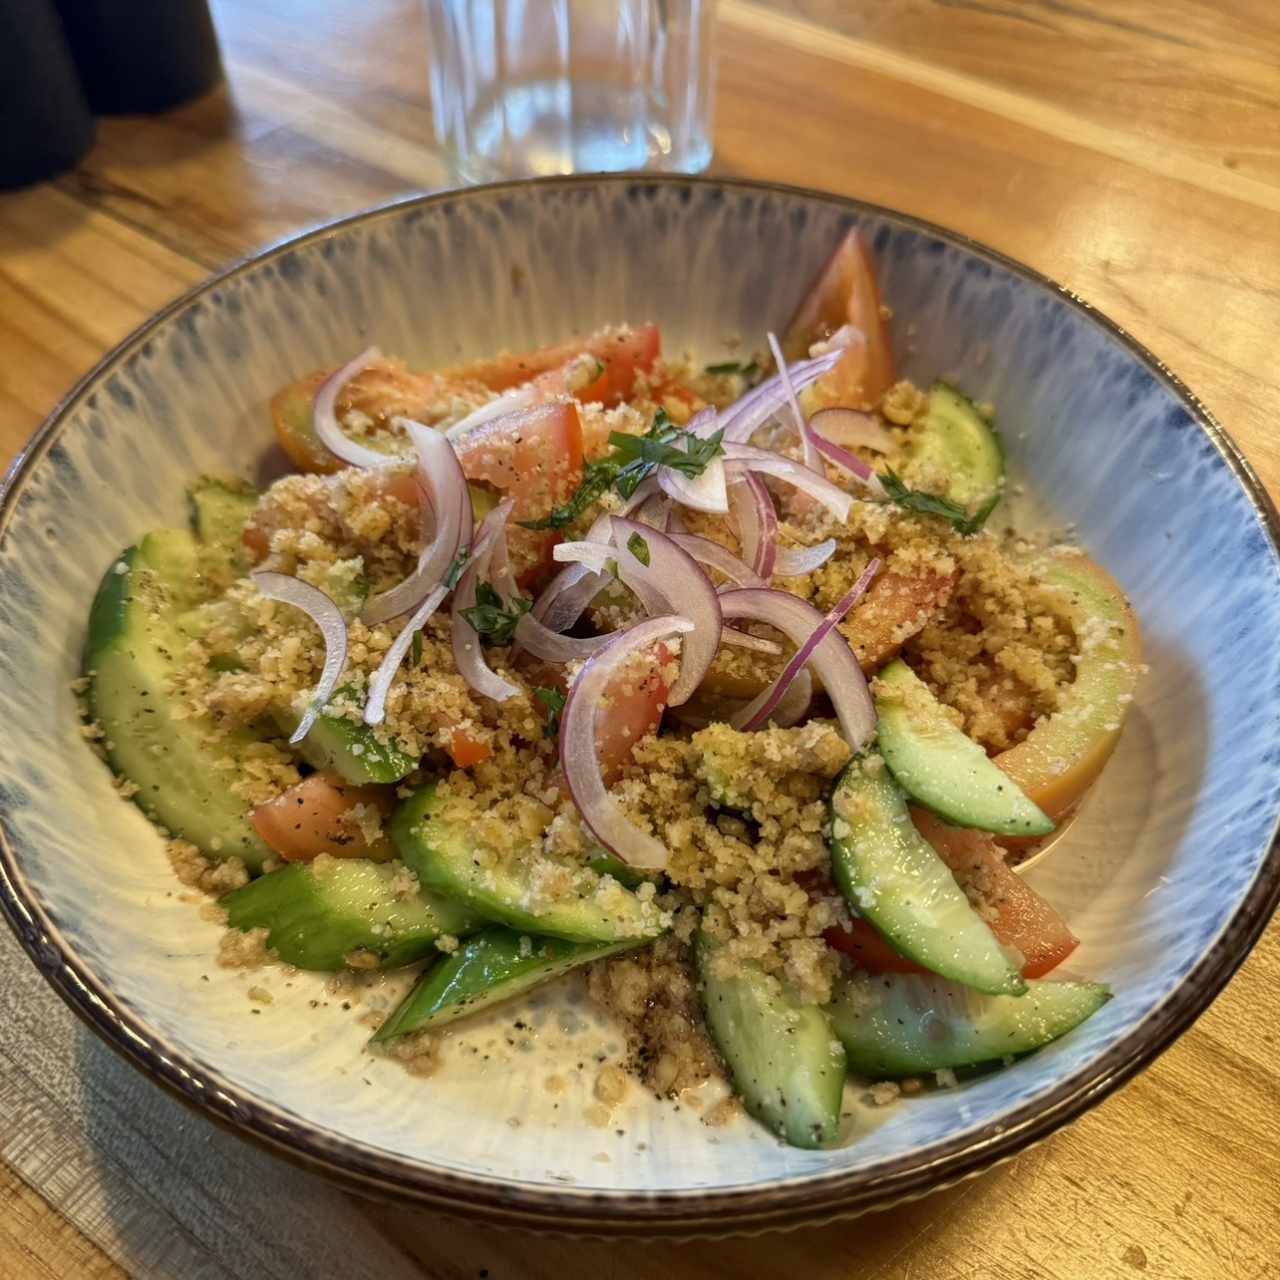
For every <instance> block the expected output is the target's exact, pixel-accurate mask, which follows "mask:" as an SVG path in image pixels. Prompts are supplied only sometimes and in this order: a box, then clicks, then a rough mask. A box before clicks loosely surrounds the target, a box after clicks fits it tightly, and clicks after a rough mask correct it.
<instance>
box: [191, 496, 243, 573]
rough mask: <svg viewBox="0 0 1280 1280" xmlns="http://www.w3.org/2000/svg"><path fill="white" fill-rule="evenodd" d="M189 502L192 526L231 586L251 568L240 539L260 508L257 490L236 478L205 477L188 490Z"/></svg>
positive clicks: (212, 562)
mask: <svg viewBox="0 0 1280 1280" xmlns="http://www.w3.org/2000/svg"><path fill="white" fill-rule="evenodd" d="M187 501H188V502H189V503H190V505H191V527H192V529H194V530H195V534H196V537H197V538H199V539H200V542H201V544H202V545H203V546H204V547H205V548H206V555H207V558H208V560H209V562H210V563H211V564H216V565H217V566H219V567H220V568H221V569H222V571H223V572H224V574H225V576H226V578H227V581H228V583H230V582H231V581H233V580H234V579H235V578H238V577H239V576H240V575H241V574H242V573H244V572H245V570H246V569H247V568H248V567H249V558H248V556H247V555H246V554H245V547H244V543H243V542H242V541H241V540H240V539H241V535H242V534H243V533H244V526H245V524H246V522H247V521H248V519H249V517H250V516H251V515H252V514H253V512H254V509H255V508H256V507H257V505H258V493H257V490H256V489H254V488H253V486H252V485H250V484H248V483H246V482H245V481H243V480H237V479H236V478H235V477H233V476H228V477H223V476H201V477H200V479H199V480H197V481H196V482H195V484H193V485H192V486H191V488H190V489H188V490H187Z"/></svg>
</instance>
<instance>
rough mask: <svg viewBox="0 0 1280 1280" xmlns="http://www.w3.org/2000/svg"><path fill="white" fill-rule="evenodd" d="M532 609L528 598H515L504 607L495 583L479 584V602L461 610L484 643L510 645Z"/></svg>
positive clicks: (477, 594)
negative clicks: (517, 625) (518, 625)
mask: <svg viewBox="0 0 1280 1280" xmlns="http://www.w3.org/2000/svg"><path fill="white" fill-rule="evenodd" d="M532 607H533V601H532V600H530V599H529V597H528V596H513V597H512V599H511V603H510V604H509V605H504V604H503V602H502V597H501V596H500V595H499V594H498V592H497V590H496V589H495V588H494V586H493V585H492V583H488V582H481V583H478V584H477V585H476V602H475V604H473V605H472V606H471V607H470V608H469V609H463V610H462V616H463V617H464V618H466V620H467V621H468V622H469V623H470V624H471V629H472V630H473V631H474V632H475V633H476V635H478V636H479V637H480V640H481V642H482V643H483V644H491V645H508V644H510V643H511V641H512V639H513V638H514V636H515V630H516V623H518V622H519V621H520V619H521V618H522V617H524V615H525V614H526V613H528V612H529V610H530V609H531V608H532Z"/></svg>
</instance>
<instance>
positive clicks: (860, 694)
mask: <svg viewBox="0 0 1280 1280" xmlns="http://www.w3.org/2000/svg"><path fill="white" fill-rule="evenodd" d="M874 568H875V569H878V568H879V563H878V562H874ZM871 576H872V566H871V565H869V566H868V569H867V572H866V573H864V574H863V575H862V577H861V578H859V580H858V583H857V584H856V585H855V586H854V588H853V589H852V590H851V591H850V592H849V593H848V595H846V596H845V598H844V600H841V601H840V603H839V604H838V605H837V606H836V607H835V609H833V610H832V611H831V613H829V614H827V616H826V617H825V618H824V617H823V616H822V614H820V613H819V612H818V611H817V610H816V609H815V608H814V607H813V606H812V605H811V604H807V603H806V602H805V601H803V600H801V599H800V598H799V597H798V596H793V595H791V594H790V593H789V592H786V591H777V590H773V589H764V590H762V589H761V588H759V587H740V588H738V589H737V590H736V591H726V592H725V593H724V595H722V596H721V597H720V603H721V607H722V608H723V610H724V615H725V617H727V618H752V619H755V620H756V621H759V622H765V623H768V624H769V626H771V627H776V628H777V629H778V630H779V631H781V632H783V633H784V634H785V635H787V636H788V637H789V638H790V639H791V641H792V642H793V643H794V644H796V645H798V646H799V648H798V649H797V650H796V652H795V654H794V655H793V656H792V658H791V661H790V662H788V663H787V666H786V668H785V670H784V671H783V672H782V675H780V676H779V677H778V679H777V680H776V681H774V683H773V685H772V686H771V688H770V689H769V691H768V693H767V695H766V697H765V698H764V700H763V701H762V702H761V705H760V707H759V708H757V709H756V710H755V711H754V712H753V714H752V719H751V724H752V726H753V727H754V726H755V725H758V724H763V723H764V722H765V721H766V720H767V719H768V718H769V714H770V713H771V712H772V711H773V709H774V708H775V707H776V706H777V704H778V702H779V700H780V699H781V698H782V695H783V694H784V693H785V692H786V688H787V685H789V684H790V683H791V681H792V680H793V679H794V678H795V675H796V672H798V671H799V670H800V669H801V667H803V666H804V665H805V663H806V662H812V664H813V667H814V670H815V671H816V672H817V673H818V675H819V677H820V678H821V680H822V684H823V687H824V688H825V689H826V691H827V695H828V696H829V697H830V699H831V702H832V705H833V706H834V707H835V710H836V717H837V719H838V720H839V721H840V728H841V730H842V732H843V733H844V736H845V740H846V741H847V742H848V743H849V745H850V746H851V747H852V748H853V749H854V750H855V751H858V750H860V749H861V748H862V747H863V746H864V745H865V744H866V743H867V742H869V741H870V739H871V736H872V735H873V734H874V733H875V729H876V712H875V705H874V703H873V702H872V701H871V694H870V692H869V691H868V689H867V680H866V677H865V676H864V675H863V674H862V668H861V667H860V666H859V665H858V660H857V658H856V657H854V653H853V649H852V648H851V647H850V646H849V642H848V641H847V640H846V639H845V638H844V636H842V635H841V634H840V633H839V631H837V630H836V629H835V628H836V622H838V621H839V619H840V618H842V617H843V616H844V614H843V613H839V610H840V609H842V608H843V609H844V610H845V612H847V611H848V609H850V608H852V607H853V604H855V603H857V600H858V598H859V597H860V596H861V594H862V592H863V591H865V590H866V586H867V584H868V583H869V582H870V580H871ZM851 598H852V599H851ZM846 601H850V603H848V604H846ZM837 614H838V616H835V615H837ZM833 617H835V620H834V621H833V620H832V619H833Z"/></svg>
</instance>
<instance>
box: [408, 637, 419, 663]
mask: <svg viewBox="0 0 1280 1280" xmlns="http://www.w3.org/2000/svg"><path fill="white" fill-rule="evenodd" d="M409 655H410V657H411V658H412V659H413V665H414V666H415V667H420V666H422V632H421V631H415V632H414V633H413V639H412V640H410V641H409Z"/></svg>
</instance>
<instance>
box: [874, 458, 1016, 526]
mask: <svg viewBox="0 0 1280 1280" xmlns="http://www.w3.org/2000/svg"><path fill="white" fill-rule="evenodd" d="M880 481H881V483H882V484H883V485H884V491H885V493H887V494H888V495H889V498H890V499H891V500H892V501H893V502H896V503H897V504H898V506H900V507H901V508H902V509H903V510H904V511H914V512H915V513H916V514H917V515H922V516H938V517H939V518H940V519H943V520H947V521H950V523H951V526H952V528H954V529H955V531H956V532H957V533H961V534H966V535H968V534H972V533H977V532H978V530H979V529H981V528H982V526H983V525H984V524H986V522H987V517H988V516H989V515H990V514H991V513H992V512H993V511H994V510H995V509H996V504H997V503H998V502H999V501H1000V494H999V492H998V491H997V492H996V493H993V494H992V495H991V497H989V498H988V499H987V500H986V502H984V503H983V504H982V506H980V507H979V508H978V509H977V511H975V512H974V513H973V514H972V515H970V514H969V512H968V511H967V510H965V508H964V507H962V506H960V504H959V503H956V502H952V501H951V499H950V498H939V497H937V496H936V495H935V494H932V493H921V492H920V490H918V489H909V488H908V487H907V486H906V485H905V484H903V482H902V480H901V479H900V478H899V477H898V476H896V475H895V474H894V473H893V472H892V471H886V472H885V473H884V474H883V475H882V476H881V477H880Z"/></svg>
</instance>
